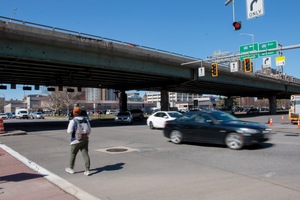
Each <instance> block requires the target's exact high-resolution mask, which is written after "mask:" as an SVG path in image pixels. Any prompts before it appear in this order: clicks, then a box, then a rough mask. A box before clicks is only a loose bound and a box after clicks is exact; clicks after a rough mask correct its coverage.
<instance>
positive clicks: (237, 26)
mask: <svg viewBox="0 0 300 200" xmlns="http://www.w3.org/2000/svg"><path fill="white" fill-rule="evenodd" d="M232 25H233V27H234V30H235V31H237V30H240V29H241V28H242V22H233V24H232Z"/></svg>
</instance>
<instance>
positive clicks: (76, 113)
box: [73, 107, 81, 116]
mask: <svg viewBox="0 0 300 200" xmlns="http://www.w3.org/2000/svg"><path fill="white" fill-rule="evenodd" d="M80 112H81V111H80V108H79V107H75V108H74V109H73V115H74V116H77V115H80Z"/></svg>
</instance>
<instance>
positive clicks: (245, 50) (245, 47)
mask: <svg viewBox="0 0 300 200" xmlns="http://www.w3.org/2000/svg"><path fill="white" fill-rule="evenodd" d="M252 51H258V44H257V43H254V44H247V45H243V46H240V53H249V52H252ZM245 58H251V59H255V58H258V54H257V53H255V54H251V55H243V56H240V60H241V61H243V60H244V59H245Z"/></svg>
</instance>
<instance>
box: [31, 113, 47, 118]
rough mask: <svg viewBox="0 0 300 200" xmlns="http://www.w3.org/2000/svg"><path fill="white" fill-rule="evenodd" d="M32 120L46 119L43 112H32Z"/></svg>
mask: <svg viewBox="0 0 300 200" xmlns="http://www.w3.org/2000/svg"><path fill="white" fill-rule="evenodd" d="M29 118H30V119H45V117H44V115H43V113H41V112H32V113H30V114H29Z"/></svg>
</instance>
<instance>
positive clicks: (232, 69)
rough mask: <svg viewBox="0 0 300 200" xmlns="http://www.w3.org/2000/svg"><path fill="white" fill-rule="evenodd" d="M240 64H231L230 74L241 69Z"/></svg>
mask: <svg viewBox="0 0 300 200" xmlns="http://www.w3.org/2000/svg"><path fill="white" fill-rule="evenodd" d="M238 68H239V65H238V62H231V63H230V72H237V71H238V70H239V69H238Z"/></svg>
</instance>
